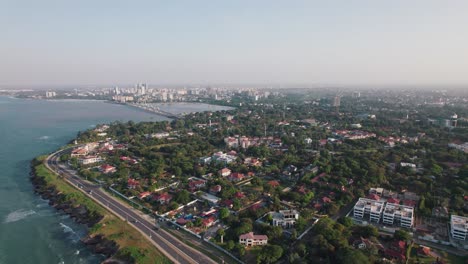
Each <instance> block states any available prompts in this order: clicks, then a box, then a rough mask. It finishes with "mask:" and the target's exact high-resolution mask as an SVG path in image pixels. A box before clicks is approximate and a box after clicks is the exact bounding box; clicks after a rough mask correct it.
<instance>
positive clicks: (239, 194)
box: [234, 192, 245, 199]
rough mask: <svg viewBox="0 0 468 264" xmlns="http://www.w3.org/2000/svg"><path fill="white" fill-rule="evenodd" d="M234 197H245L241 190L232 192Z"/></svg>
mask: <svg viewBox="0 0 468 264" xmlns="http://www.w3.org/2000/svg"><path fill="white" fill-rule="evenodd" d="M234 197H235V198H237V199H242V198H244V197H245V195H244V194H243V193H241V192H236V193H235V194H234Z"/></svg>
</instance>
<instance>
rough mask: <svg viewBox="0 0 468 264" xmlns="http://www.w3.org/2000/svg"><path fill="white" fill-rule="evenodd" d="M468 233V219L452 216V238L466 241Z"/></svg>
mask: <svg viewBox="0 0 468 264" xmlns="http://www.w3.org/2000/svg"><path fill="white" fill-rule="evenodd" d="M467 233H468V217H463V216H458V215H452V216H451V217H450V234H451V235H452V238H454V239H459V240H466V234H467Z"/></svg>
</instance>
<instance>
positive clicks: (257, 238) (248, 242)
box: [239, 232, 268, 246]
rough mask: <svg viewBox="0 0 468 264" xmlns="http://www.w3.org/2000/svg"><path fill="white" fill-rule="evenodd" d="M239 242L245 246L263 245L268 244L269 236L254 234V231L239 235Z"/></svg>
mask: <svg viewBox="0 0 468 264" xmlns="http://www.w3.org/2000/svg"><path fill="white" fill-rule="evenodd" d="M239 244H241V245H244V246H263V245H266V244H268V236H265V235H254V233H253V232H250V233H247V234H242V235H240V236H239Z"/></svg>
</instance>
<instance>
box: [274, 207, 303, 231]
mask: <svg viewBox="0 0 468 264" xmlns="http://www.w3.org/2000/svg"><path fill="white" fill-rule="evenodd" d="M270 215H271V216H272V217H273V225H274V226H282V227H283V228H292V227H294V225H295V224H296V221H297V220H298V219H299V213H298V212H297V211H296V210H280V211H279V212H270Z"/></svg>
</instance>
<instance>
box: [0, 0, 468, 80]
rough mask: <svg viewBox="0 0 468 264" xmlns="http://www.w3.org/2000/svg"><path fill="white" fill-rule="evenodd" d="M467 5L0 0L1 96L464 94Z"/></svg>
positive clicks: (456, 0)
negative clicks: (193, 91) (290, 89)
mask: <svg viewBox="0 0 468 264" xmlns="http://www.w3.org/2000/svg"><path fill="white" fill-rule="evenodd" d="M467 14H468V1H466V0H450V1H444V0H439V1H433V0H410V1H409V0H392V1H378V0H368V1H365V0H354V1H349V0H342V1H339V0H330V1H323V0H321V1H315V0H305V1H294V0H291V1H279V0H278V1H275V0H265V1H264V0H246V1H243V0H236V1H219V0H212V1H205V0H191V1H178V0H171V1H157V0H151V1H138V0H135V1H128V0H127V1H120V0H112V1H107V0H79V1H76V0H75V1H71V0H56V1H51V0H41V1H37V0H30V1H25V0H0V87H5V86H39V85H58V86H60V85H117V84H134V83H138V82H146V83H149V84H162V85H164V84H176V85H178V84H180V85H197V84H202V85H203V84H206V85H209V84H261V85H284V86H288V85H291V86H294V85H297V84H300V85H301V84H308V85H426V84H430V85H465V84H468V15H467Z"/></svg>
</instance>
